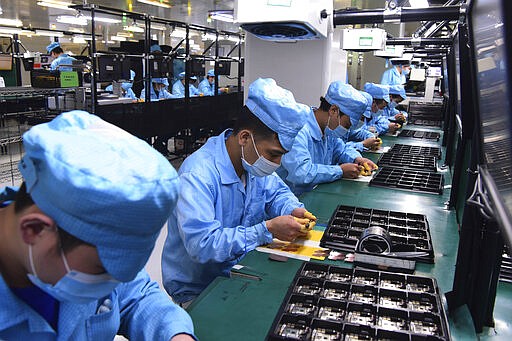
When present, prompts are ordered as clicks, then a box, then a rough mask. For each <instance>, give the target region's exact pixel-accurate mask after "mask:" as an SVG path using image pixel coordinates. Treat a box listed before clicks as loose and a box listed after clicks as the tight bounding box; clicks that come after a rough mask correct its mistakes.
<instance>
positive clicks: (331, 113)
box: [329, 105, 340, 118]
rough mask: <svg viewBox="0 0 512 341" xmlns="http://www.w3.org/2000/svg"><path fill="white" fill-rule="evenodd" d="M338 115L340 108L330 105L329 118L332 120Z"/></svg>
mask: <svg viewBox="0 0 512 341" xmlns="http://www.w3.org/2000/svg"><path fill="white" fill-rule="evenodd" d="M339 114H340V108H339V107H338V106H337V105H331V107H330V108H329V116H331V117H332V118H334V117H336V116H338V115H339Z"/></svg>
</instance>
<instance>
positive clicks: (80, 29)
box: [68, 27, 85, 33]
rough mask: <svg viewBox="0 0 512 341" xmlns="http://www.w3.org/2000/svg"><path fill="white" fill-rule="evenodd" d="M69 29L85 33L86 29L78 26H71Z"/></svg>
mask: <svg viewBox="0 0 512 341" xmlns="http://www.w3.org/2000/svg"><path fill="white" fill-rule="evenodd" d="M68 31H69V32H73V33H85V30H84V29H83V28H78V27H70V28H69V29H68Z"/></svg>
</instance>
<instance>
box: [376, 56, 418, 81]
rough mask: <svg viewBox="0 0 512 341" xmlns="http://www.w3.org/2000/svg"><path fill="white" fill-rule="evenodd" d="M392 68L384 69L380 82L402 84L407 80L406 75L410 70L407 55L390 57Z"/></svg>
mask: <svg viewBox="0 0 512 341" xmlns="http://www.w3.org/2000/svg"><path fill="white" fill-rule="evenodd" d="M391 64H392V65H393V67H392V68H390V69H388V70H386V71H384V73H383V74H382V78H381V80H380V84H384V85H403V84H405V83H406V82H407V76H408V75H409V73H410V72H411V61H410V59H409V58H407V57H401V58H392V59H391Z"/></svg>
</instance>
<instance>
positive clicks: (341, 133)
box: [325, 115, 349, 142]
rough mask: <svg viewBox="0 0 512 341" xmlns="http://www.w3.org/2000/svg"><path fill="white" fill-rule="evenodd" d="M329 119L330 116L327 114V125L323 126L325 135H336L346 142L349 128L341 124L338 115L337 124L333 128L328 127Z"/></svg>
mask: <svg viewBox="0 0 512 341" xmlns="http://www.w3.org/2000/svg"><path fill="white" fill-rule="evenodd" d="M330 120H331V116H329V118H328V119H327V126H326V127H325V133H326V135H331V136H334V137H338V138H340V139H342V140H343V141H345V142H346V141H347V140H348V135H349V130H348V129H347V128H345V127H344V126H342V125H341V120H340V116H339V115H338V126H337V127H336V128H334V130H333V129H331V128H329V121H330Z"/></svg>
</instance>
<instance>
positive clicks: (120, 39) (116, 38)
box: [110, 36, 127, 41]
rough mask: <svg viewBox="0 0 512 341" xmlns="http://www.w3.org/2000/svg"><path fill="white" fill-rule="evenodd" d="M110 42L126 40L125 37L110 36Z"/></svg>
mask: <svg viewBox="0 0 512 341" xmlns="http://www.w3.org/2000/svg"><path fill="white" fill-rule="evenodd" d="M110 40H113V41H126V40H127V39H126V37H119V36H111V37H110Z"/></svg>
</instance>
